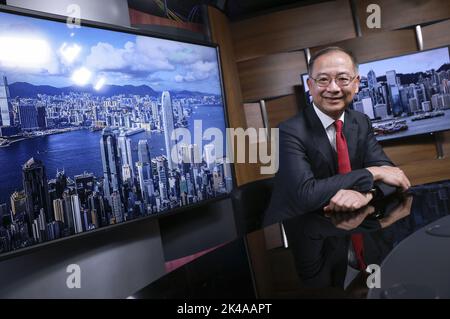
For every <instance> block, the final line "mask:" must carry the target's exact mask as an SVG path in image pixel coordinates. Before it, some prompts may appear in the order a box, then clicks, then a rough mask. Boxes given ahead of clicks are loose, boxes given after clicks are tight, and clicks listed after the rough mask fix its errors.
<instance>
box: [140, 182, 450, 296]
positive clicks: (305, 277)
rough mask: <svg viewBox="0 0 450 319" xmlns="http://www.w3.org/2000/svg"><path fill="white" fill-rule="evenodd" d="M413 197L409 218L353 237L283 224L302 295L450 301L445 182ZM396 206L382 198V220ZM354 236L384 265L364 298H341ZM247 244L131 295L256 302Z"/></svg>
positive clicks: (323, 226) (449, 208) (306, 224)
mask: <svg viewBox="0 0 450 319" xmlns="http://www.w3.org/2000/svg"><path fill="white" fill-rule="evenodd" d="M411 194H412V204H411V205H410V206H408V207H409V210H408V212H407V213H405V212H403V213H402V214H400V215H401V218H394V221H393V222H392V223H390V225H388V226H386V227H384V228H382V227H380V223H379V219H377V218H374V217H373V216H372V217H371V218H368V219H365V220H364V221H363V222H362V223H361V224H360V225H359V226H358V227H357V228H355V229H354V230H352V231H346V230H342V229H338V228H337V227H336V225H335V224H333V223H332V222H330V219H329V218H326V217H324V216H323V214H313V213H311V214H304V215H302V216H299V217H298V218H295V219H292V220H289V221H285V222H283V224H284V226H285V229H286V233H287V235H288V241H289V245H290V248H289V249H290V250H291V251H292V254H293V255H294V259H295V261H296V266H297V273H299V277H300V278H301V283H302V285H304V287H303V288H305V290H304V291H313V290H308V289H311V288H313V289H315V290H314V291H316V292H317V291H323V292H324V294H321V293H318V294H315V296H316V297H317V296H319V297H324V296H326V297H333V296H336V297H340V298H342V297H344V296H345V297H346V296H350V297H355V296H356V297H362V298H366V297H367V298H450V272H449V271H448V269H450V254H448V251H449V250H450V181H445V182H440V183H433V184H427V185H420V186H417V187H414V188H413V189H412V192H411ZM403 203H404V202H403ZM401 205H402V201H401V200H399V198H398V197H397V198H391V199H388V200H386V201H385V202H384V203H383V204H382V205H381V206H382V207H383V208H382V209H384V212H383V214H384V215H383V214H382V216H384V217H388V216H394V215H395V214H396V212H398V207H400V206H401ZM378 209H379V208H377V210H378ZM351 232H362V233H363V234H364V246H365V252H366V253H367V256H366V257H367V260H366V261H367V263H368V264H372V263H375V264H378V265H380V266H381V271H380V274H381V278H380V279H381V288H372V289H368V288H367V285H366V282H365V278H363V280H360V285H361V286H360V287H359V289H360V291H361V288H362V291H363V293H360V292H358V294H341V293H340V292H339V289H340V288H339V289H338V290H336V289H335V288H336V287H339V285H340V284H342V287H343V282H344V277H345V272H346V269H348V260H349V259H348V251H349V249H348V247H349V242H350V240H349V238H350V234H351ZM245 245H246V244H245V240H244V239H243V238H238V239H236V240H235V241H233V242H230V243H228V244H226V245H224V246H222V247H220V248H218V249H216V250H214V251H212V252H209V253H208V254H206V255H204V256H202V257H200V258H198V259H197V260H194V261H192V262H191V263H189V264H187V265H185V266H183V267H182V268H180V269H177V270H176V271H174V272H172V273H169V274H167V275H166V276H165V277H163V278H161V279H160V280H158V281H156V282H154V283H152V284H151V285H149V286H147V287H146V288H144V289H143V290H141V291H140V292H138V293H136V294H135V295H134V297H136V298H174V297H178V298H180V297H181V298H196V297H197V298H216V297H217V298H223V297H231V298H233V297H237V298H239V297H241V298H254V297H255V294H254V291H253V288H252V280H253V279H252V273H251V272H252V270H251V267H250V266H249V264H248V256H247V252H246V247H245ZM336 278H338V280H335V279H336ZM355 282H357V280H355ZM351 286H352V285H351ZM330 288H332V289H331V290H330ZM352 289H353V288H352ZM327 291H332V292H337V294H333V293H331V294H328V293H327ZM340 291H341V292H344V289H343V288H342V290H340ZM347 291H348V289H347ZM347 291H345V293H346V292H347ZM305 296H307V294H305V293H303V294H300V295H299V296H298V297H305ZM294 297H295V296H294Z"/></svg>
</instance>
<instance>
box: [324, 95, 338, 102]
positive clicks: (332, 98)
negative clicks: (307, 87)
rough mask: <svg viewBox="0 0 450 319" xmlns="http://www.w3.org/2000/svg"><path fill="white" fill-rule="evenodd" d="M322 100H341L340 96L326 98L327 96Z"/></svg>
mask: <svg viewBox="0 0 450 319" xmlns="http://www.w3.org/2000/svg"><path fill="white" fill-rule="evenodd" d="M324 98H325V99H327V100H332V101H338V100H342V98H343V97H342V96H341V97H327V96H324Z"/></svg>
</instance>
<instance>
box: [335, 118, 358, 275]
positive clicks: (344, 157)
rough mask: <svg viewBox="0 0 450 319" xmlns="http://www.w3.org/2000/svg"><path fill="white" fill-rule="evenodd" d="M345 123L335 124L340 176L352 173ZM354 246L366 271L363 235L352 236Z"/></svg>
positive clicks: (338, 121)
mask: <svg viewBox="0 0 450 319" xmlns="http://www.w3.org/2000/svg"><path fill="white" fill-rule="evenodd" d="M343 125H344V123H343V122H342V121H341V120H337V121H336V122H334V126H335V128H336V152H337V158H338V172H339V174H347V173H349V172H351V170H352V167H351V165H350V156H349V155H348V147H347V141H346V140H345V136H344V133H343V132H342V126H343ZM352 244H353V249H354V250H355V254H356V259H357V260H358V266H359V269H360V270H365V269H366V263H365V262H364V257H363V256H364V241H363V236H362V234H352Z"/></svg>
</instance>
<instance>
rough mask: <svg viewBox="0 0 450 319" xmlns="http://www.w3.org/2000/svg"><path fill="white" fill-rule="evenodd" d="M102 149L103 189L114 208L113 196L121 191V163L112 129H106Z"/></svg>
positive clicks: (102, 139)
mask: <svg viewBox="0 0 450 319" xmlns="http://www.w3.org/2000/svg"><path fill="white" fill-rule="evenodd" d="M100 149H101V155H102V164H103V176H104V180H103V188H104V192H105V197H106V199H107V200H108V202H109V204H110V205H111V206H112V202H111V194H112V193H113V192H115V191H119V190H120V186H121V184H122V183H121V177H120V161H119V154H118V152H117V139H116V136H115V135H114V133H113V131H112V130H111V129H110V128H108V127H107V128H105V129H104V130H103V133H102V138H101V139H100Z"/></svg>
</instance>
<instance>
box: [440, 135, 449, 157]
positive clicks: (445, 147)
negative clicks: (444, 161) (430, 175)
mask: <svg viewBox="0 0 450 319" xmlns="http://www.w3.org/2000/svg"><path fill="white" fill-rule="evenodd" d="M441 134H442V142H443V151H444V155H445V156H446V157H450V131H447V132H442V133H441Z"/></svg>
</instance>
